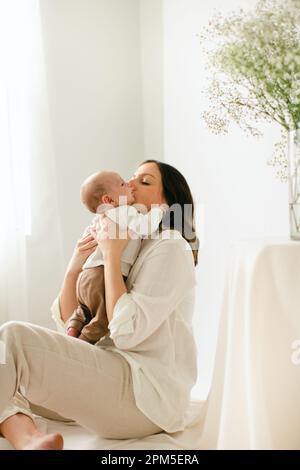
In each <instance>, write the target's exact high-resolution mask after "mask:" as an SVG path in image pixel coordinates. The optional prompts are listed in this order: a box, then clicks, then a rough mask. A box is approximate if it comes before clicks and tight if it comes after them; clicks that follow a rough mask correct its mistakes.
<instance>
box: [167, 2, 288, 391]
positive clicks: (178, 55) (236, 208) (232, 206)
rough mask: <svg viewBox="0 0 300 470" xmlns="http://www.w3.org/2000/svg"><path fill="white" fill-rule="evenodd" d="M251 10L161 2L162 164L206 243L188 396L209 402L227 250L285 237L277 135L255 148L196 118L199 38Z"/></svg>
mask: <svg viewBox="0 0 300 470" xmlns="http://www.w3.org/2000/svg"><path fill="white" fill-rule="evenodd" d="M255 3H256V2H255V0H210V1H209V2H204V1H199V0H164V10H163V30H164V109H165V119H164V130H165V132H164V144H165V147H164V148H165V159H166V161H167V162H169V163H171V164H173V165H175V166H176V167H177V168H178V169H179V170H181V171H182V172H183V174H184V175H185V176H186V178H187V180H188V182H189V183H190V185H191V189H192V192H193V194H194V198H195V201H196V204H197V206H198V213H200V214H199V215H200V217H198V227H199V229H200V233H199V234H200V238H201V239H202V241H203V246H202V248H201V252H200V263H199V267H198V268H197V269H198V290H197V304H196V311H195V328H196V331H197V341H198V350H199V382H198V384H197V388H195V390H194V391H193V393H194V394H195V395H197V396H201V397H205V396H206V394H207V392H208V389H209V385H210V380H211V373H212V367H213V359H214V354H215V344H216V337H217V325H218V318H219V313H220V303H221V300H222V290H223V282H224V273H225V265H226V258H227V254H228V249H229V244H230V243H231V242H232V241H234V240H238V239H240V238H244V237H252V236H255V237H264V236H277V235H287V234H288V204H287V188H286V186H285V185H284V184H282V183H280V182H279V181H278V180H276V179H275V177H274V176H273V172H272V169H271V168H270V167H268V166H267V165H266V160H267V159H268V158H269V157H270V155H271V153H272V144H273V143H274V140H275V141H276V139H277V137H278V130H277V129H275V128H272V127H271V128H269V129H267V130H266V135H265V138H264V139H262V140H260V141H258V140H255V139H253V138H247V137H245V136H244V134H242V132H241V131H240V130H239V129H237V128H233V129H232V131H231V132H230V134H229V135H228V136H226V137H218V136H215V135H213V134H211V133H210V132H209V131H208V130H207V129H206V127H205V125H204V123H203V122H202V121H201V119H200V113H201V112H202V111H203V109H204V107H205V105H206V103H205V101H204V99H203V97H202V96H201V91H202V90H203V88H204V85H205V81H204V77H205V72H204V59H203V57H202V54H201V48H200V45H199V41H198V38H197V36H196V34H197V33H198V32H199V30H200V27H201V26H202V25H204V24H206V23H207V22H208V20H209V17H210V15H211V14H212V12H213V8H217V9H219V10H220V11H223V12H226V11H230V10H232V9H235V8H236V7H238V6H245V7H251V6H252V5H254V4H255ZM201 204H203V205H204V220H203V217H202V212H201Z"/></svg>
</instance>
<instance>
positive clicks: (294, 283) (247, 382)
mask: <svg viewBox="0 0 300 470" xmlns="http://www.w3.org/2000/svg"><path fill="white" fill-rule="evenodd" d="M297 341H298V343H297ZM295 344H296V345H297V344H298V346H297V348H298V350H297V349H293V345H294V346H295ZM299 344H300V243H297V242H290V241H287V240H286V241H285V240H282V241H281V240H275V241H272V240H265V241H263V240H261V241H259V240H258V241H249V242H241V243H238V244H235V245H234V246H232V252H231V256H230V258H229V266H228V273H227V277H226V284H225V292H224V302H223V308H222V312H221V319H220V330H219V339H218V347H217V352H216V359H215V368H214V376H213V381H212V386H211V392H210V394H209V398H208V400H207V401H206V402H205V403H202V402H191V405H190V409H189V413H190V423H189V426H188V427H187V429H185V430H184V431H182V432H178V433H173V434H168V433H161V434H156V435H154V436H150V437H147V438H144V439H128V440H127V439H124V440H109V439H99V438H97V437H96V436H95V435H93V434H91V433H89V432H88V431H87V430H85V429H83V428H81V427H80V426H78V425H72V426H70V425H67V424H65V423H61V422H57V421H51V420H47V419H45V418H39V421H38V425H39V427H40V429H42V430H44V431H48V432H53V431H55V430H56V431H59V432H61V433H62V434H63V435H64V437H65V444H66V449H189V450H191V449H300V346H299ZM293 354H294V356H293ZM293 358H294V362H293V361H292V359H293ZM295 359H296V360H295ZM200 373H201V371H200ZM8 448H10V446H9V444H8V443H7V441H5V439H3V438H2V439H1V438H0V449H8Z"/></svg>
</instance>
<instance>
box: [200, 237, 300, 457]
mask: <svg viewBox="0 0 300 470" xmlns="http://www.w3.org/2000/svg"><path fill="white" fill-rule="evenodd" d="M299 340H300V243H299V242H292V241H289V240H251V241H245V242H240V243H237V244H235V245H233V246H232V250H231V255H230V258H229V266H228V273H227V279H226V285H225V295H224V302H223V310H222V312H221V319H220V329H219V338H218V347H217V352H216V359H215V368H214V377H213V383H212V387H211V392H210V395H209V399H208V401H207V403H206V405H205V411H204V413H205V416H204V417H203V420H204V426H203V429H202V433H201V436H200V438H199V447H200V448H204V449H209V448H211V449H300V341H299Z"/></svg>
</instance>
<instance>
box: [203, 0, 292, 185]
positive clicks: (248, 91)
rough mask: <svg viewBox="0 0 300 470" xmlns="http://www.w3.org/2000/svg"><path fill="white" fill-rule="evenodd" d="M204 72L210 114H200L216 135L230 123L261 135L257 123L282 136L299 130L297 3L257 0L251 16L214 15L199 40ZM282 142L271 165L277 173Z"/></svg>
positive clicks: (281, 154)
mask: <svg viewBox="0 0 300 470" xmlns="http://www.w3.org/2000/svg"><path fill="white" fill-rule="evenodd" d="M200 39H201V42H202V44H203V46H204V52H205V53H206V54H207V57H208V65H209V69H211V70H212V71H213V78H212V80H211V84H210V86H209V88H208V90H206V92H208V96H209V101H210V105H209V109H208V110H207V111H205V112H204V113H203V117H204V119H205V121H206V123H207V125H208V127H209V128H210V129H211V130H212V131H213V132H214V133H216V134H219V133H227V132H228V130H229V125H230V122H231V121H234V122H235V123H236V124H237V125H238V126H239V127H241V128H242V129H243V130H244V131H246V132H247V133H248V134H250V135H254V136H260V135H262V133H261V131H260V130H259V128H258V123H259V122H261V121H262V120H264V121H267V122H276V123H277V124H279V125H280V126H281V127H282V128H283V129H284V130H285V132H288V131H290V130H293V129H298V128H299V127H300V0H260V1H259V2H258V4H257V6H256V8H255V9H254V11H250V12H245V11H244V10H243V9H240V10H239V11H238V12H237V13H232V14H231V15H230V16H229V17H227V18H223V17H222V15H220V14H219V13H216V14H215V15H214V17H213V18H212V20H211V21H210V23H209V25H208V27H207V28H205V29H204V31H203V33H202V34H201V35H200ZM282 145H283V141H281V143H278V144H277V145H276V146H275V147H276V151H275V156H274V158H273V160H271V161H270V162H269V163H270V164H271V165H272V164H273V165H275V166H278V164H279V166H280V167H281V170H279V171H278V172H277V173H278V176H279V177H280V178H281V179H282V180H284V177H283V173H282V168H286V167H287V164H286V161H285V162H284V161H283V160H282V157H283V153H282V149H283V147H282Z"/></svg>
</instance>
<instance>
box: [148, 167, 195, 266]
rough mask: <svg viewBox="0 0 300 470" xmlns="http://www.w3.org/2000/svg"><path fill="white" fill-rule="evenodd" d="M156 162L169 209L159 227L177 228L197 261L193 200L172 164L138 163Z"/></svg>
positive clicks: (184, 182)
mask: <svg viewBox="0 0 300 470" xmlns="http://www.w3.org/2000/svg"><path fill="white" fill-rule="evenodd" d="M145 163H156V165H157V166H158V168H159V171H160V174H161V179H162V186H163V193H164V197H165V199H166V201H167V204H168V206H170V210H169V211H167V213H166V214H165V216H164V217H163V219H162V222H161V228H169V229H174V230H178V231H179V232H180V233H181V235H182V236H183V238H184V239H185V240H186V241H187V242H188V243H189V244H190V246H191V249H192V253H193V256H194V263H195V266H197V263H198V250H199V239H198V237H197V235H196V230H195V218H194V200H193V196H192V193H191V190H190V188H189V185H188V184H187V181H186V179H185V178H184V176H183V175H182V174H181V173H180V172H179V171H178V170H177V169H176V168H174V167H173V166H172V165H169V164H168V163H164V162H160V161H157V160H145V161H144V162H143V163H141V164H140V166H141V165H144V164H145Z"/></svg>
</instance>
